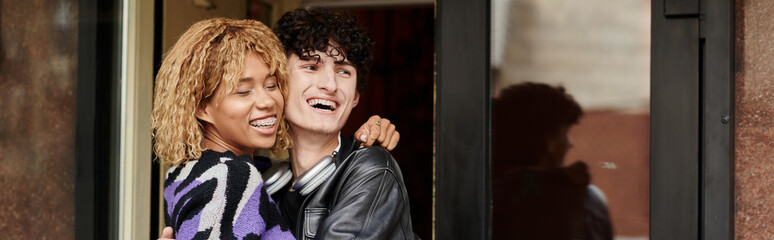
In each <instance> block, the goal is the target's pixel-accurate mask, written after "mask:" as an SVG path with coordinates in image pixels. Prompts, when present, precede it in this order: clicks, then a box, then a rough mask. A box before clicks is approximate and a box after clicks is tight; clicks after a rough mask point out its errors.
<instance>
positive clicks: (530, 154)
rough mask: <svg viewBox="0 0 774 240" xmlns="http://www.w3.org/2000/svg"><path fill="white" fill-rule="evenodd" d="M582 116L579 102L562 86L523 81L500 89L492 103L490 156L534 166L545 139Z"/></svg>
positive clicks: (542, 150) (517, 163)
mask: <svg viewBox="0 0 774 240" xmlns="http://www.w3.org/2000/svg"><path fill="white" fill-rule="evenodd" d="M582 115H583V109H582V108H581V107H580V105H579V104H578V102H576V101H575V100H574V99H573V97H572V96H570V95H569V94H567V93H566V92H565V90H564V88H563V87H561V86H557V87H554V86H550V85H548V84H543V83H532V82H526V83H520V84H516V85H513V86H510V87H508V88H506V89H503V90H502V92H501V93H500V96H499V97H498V98H496V99H495V100H494V102H493V111H492V123H493V126H492V129H493V131H492V135H493V136H492V137H493V143H492V144H493V149H492V150H493V157H494V158H495V159H500V160H501V161H512V160H517V161H516V162H513V163H514V164H516V165H521V166H533V165H535V164H537V161H538V160H539V158H540V156H542V155H543V154H546V149H547V146H546V144H547V141H546V140H547V139H548V138H550V137H551V136H552V135H554V134H557V133H558V131H559V129H560V128H561V127H569V126H572V125H573V124H576V123H578V120H579V119H580V117H581V116H582Z"/></svg>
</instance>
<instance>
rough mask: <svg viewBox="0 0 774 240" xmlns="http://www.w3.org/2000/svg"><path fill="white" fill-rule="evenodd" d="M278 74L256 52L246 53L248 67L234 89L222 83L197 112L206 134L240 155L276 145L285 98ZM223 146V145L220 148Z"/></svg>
mask: <svg viewBox="0 0 774 240" xmlns="http://www.w3.org/2000/svg"><path fill="white" fill-rule="evenodd" d="M277 84H278V81H277V78H276V77H275V76H273V75H270V73H269V66H268V65H267V64H266V63H264V62H263V60H261V58H259V57H258V56H257V55H256V54H255V53H250V54H248V55H247V56H246V57H245V71H244V73H243V74H242V78H241V79H240V80H239V82H238V83H237V85H236V88H235V89H234V90H233V91H232V92H224V90H223V88H221V87H218V89H216V90H215V94H214V96H213V97H212V99H210V101H209V102H207V103H206V104H205V105H204V106H203V107H202V108H200V109H199V110H198V111H197V113H196V116H197V118H199V119H200V120H201V121H202V122H203V127H204V136H205V137H206V138H207V140H209V141H211V142H212V143H214V144H215V145H216V146H208V148H210V149H213V150H229V151H232V152H234V153H235V154H237V155H243V154H252V153H253V152H254V151H255V150H257V149H269V148H271V147H272V146H274V141H275V139H276V132H277V128H278V126H279V121H278V120H280V119H282V110H283V106H284V104H285V103H284V100H283V98H282V93H281V91H280V89H279V86H278V85H277ZM219 148H222V149H219Z"/></svg>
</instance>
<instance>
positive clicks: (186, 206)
mask: <svg viewBox="0 0 774 240" xmlns="http://www.w3.org/2000/svg"><path fill="white" fill-rule="evenodd" d="M251 161H252V159H251V157H250V156H248V155H243V156H235V155H234V153H232V152H225V153H220V152H215V151H212V150H207V151H204V152H203V153H202V157H201V158H200V159H199V160H191V161H189V162H188V163H186V164H182V165H179V166H174V167H172V168H170V169H169V171H167V177H166V180H165V181H164V208H165V211H164V221H165V222H166V225H167V226H170V227H172V228H173V229H174V230H175V237H176V238H177V239H294V238H293V235H292V234H291V232H290V229H289V228H288V225H287V223H285V220H284V219H283V218H282V216H281V215H280V213H279V210H278V209H277V205H276V204H275V203H274V200H272V199H271V198H270V197H269V195H268V194H266V190H265V187H264V185H263V181H262V180H261V174H260V173H259V172H258V170H257V169H256V168H255V166H253V164H252V163H251Z"/></svg>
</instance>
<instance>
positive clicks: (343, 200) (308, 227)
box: [286, 138, 417, 239]
mask: <svg viewBox="0 0 774 240" xmlns="http://www.w3.org/2000/svg"><path fill="white" fill-rule="evenodd" d="M336 165H337V166H336V171H335V172H334V173H333V175H332V176H331V177H330V178H329V179H328V180H327V181H326V182H325V183H323V184H322V185H321V186H320V188H318V189H317V190H316V191H315V192H312V193H311V194H310V195H309V196H308V197H306V199H304V201H303V204H302V205H301V211H299V212H298V214H299V215H298V218H297V219H296V222H295V223H290V225H291V226H292V229H291V230H292V232H293V234H294V235H295V236H296V238H298V239H415V238H417V237H415V235H414V231H413V228H412V226H411V214H410V213H411V211H410V210H409V200H408V194H407V193H406V186H405V184H404V183H403V174H401V171H400V168H399V167H398V164H397V163H396V162H395V159H394V158H393V157H392V155H390V153H389V152H387V150H385V149H384V148H382V147H379V146H375V147H367V148H358V144H356V143H354V142H353V141H351V140H348V139H344V138H342V146H341V149H340V151H339V153H338V156H337V158H336ZM286 219H287V218H286Z"/></svg>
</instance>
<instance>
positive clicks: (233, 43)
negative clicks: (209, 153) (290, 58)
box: [152, 18, 291, 165]
mask: <svg viewBox="0 0 774 240" xmlns="http://www.w3.org/2000/svg"><path fill="white" fill-rule="evenodd" d="M251 52H253V53H256V55H258V56H259V57H261V58H262V60H263V61H264V62H265V63H266V64H267V65H268V66H269V72H270V73H272V74H273V75H274V76H276V78H277V85H278V86H279V89H280V92H281V93H282V96H283V98H285V100H287V81H288V66H287V64H288V63H287V58H286V57H285V52H284V49H283V47H282V44H281V43H280V42H279V40H278V39H277V37H276V36H275V35H274V33H272V31H271V29H269V28H268V27H266V26H265V25H263V24H262V23H260V22H258V21H254V20H233V19H226V18H213V19H208V20H203V21H200V22H197V23H195V24H193V25H191V27H190V28H188V30H186V31H185V33H183V35H182V36H180V39H179V40H178V41H177V43H175V45H174V46H172V49H171V50H169V52H168V53H167V54H166V56H165V57H164V61H163V62H162V64H161V68H160V69H159V72H158V75H157V76H156V89H155V96H154V100H153V113H152V127H153V136H154V137H155V144H154V151H155V152H156V156H158V158H159V159H160V160H161V162H162V163H163V164H172V165H177V164H181V163H185V162H187V161H188V160H190V159H199V158H200V157H201V154H202V151H204V150H205V147H204V144H203V139H204V133H203V131H202V125H201V123H200V122H199V120H198V119H197V118H196V110H197V109H199V107H200V106H201V105H202V104H204V103H207V102H208V101H209V100H210V98H212V97H213V95H214V93H215V90H216V89H217V88H218V87H222V88H223V91H224V92H230V91H232V90H234V88H235V87H236V85H237V83H238V82H239V78H241V76H242V74H243V73H244V62H245V57H246V55H248V54H249V53H251ZM288 130H289V128H288V125H287V122H285V118H284V117H281V118H280V119H279V128H278V129H277V137H276V141H275V143H274V146H273V147H272V149H271V150H272V151H274V152H279V151H284V150H287V149H288V148H290V146H291V141H290V135H289V134H288Z"/></svg>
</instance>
